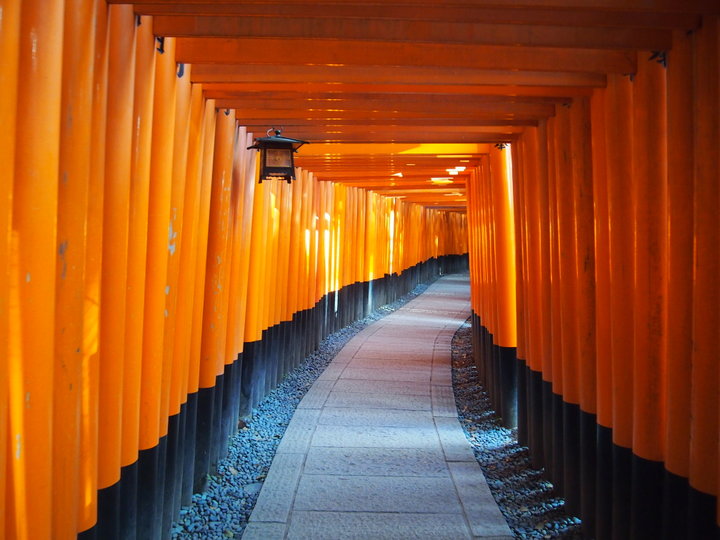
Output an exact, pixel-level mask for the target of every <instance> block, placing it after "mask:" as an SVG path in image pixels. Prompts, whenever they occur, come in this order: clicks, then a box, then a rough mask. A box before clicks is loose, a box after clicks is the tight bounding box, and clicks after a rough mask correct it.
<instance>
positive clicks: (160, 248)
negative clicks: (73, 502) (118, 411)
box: [137, 38, 175, 536]
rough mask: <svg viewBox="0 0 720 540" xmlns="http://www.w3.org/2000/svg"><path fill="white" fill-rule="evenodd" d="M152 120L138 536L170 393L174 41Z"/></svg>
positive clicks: (156, 486)
mask: <svg viewBox="0 0 720 540" xmlns="http://www.w3.org/2000/svg"><path fill="white" fill-rule="evenodd" d="M156 45H157V46H156V51H157V52H156V57H155V89H154V107H153V119H152V155H151V160H150V178H151V179H152V180H151V182H150V195H149V203H148V204H149V206H148V230H147V232H148V239H147V259H146V273H145V275H146V279H145V309H144V314H143V318H144V323H143V326H144V327H143V360H142V372H141V373H142V374H141V377H142V384H141V388H140V410H141V411H142V414H141V416H140V450H141V455H140V461H139V464H138V466H139V468H138V504H139V509H140V512H139V516H138V529H137V530H138V535H139V536H150V535H152V534H158V532H159V530H160V528H161V527H162V520H161V519H155V516H157V515H158V514H160V513H161V512H162V502H163V493H162V485H163V483H164V464H165V455H164V453H165V447H164V444H161V443H162V441H161V439H160V437H162V436H163V435H164V434H165V432H166V425H167V424H166V416H165V415H163V403H165V401H166V400H167V395H168V393H169V380H168V378H167V374H166V373H167V366H165V365H164V360H163V358H164V354H163V351H164V346H165V339H164V332H165V319H166V318H167V317H168V315H169V313H168V311H167V310H166V286H167V267H168V248H169V242H168V224H169V220H170V196H171V189H172V151H173V131H174V126H175V59H174V41H173V40H172V39H170V38H167V39H165V40H164V42H162V43H160V42H158V43H157V44H156Z"/></svg>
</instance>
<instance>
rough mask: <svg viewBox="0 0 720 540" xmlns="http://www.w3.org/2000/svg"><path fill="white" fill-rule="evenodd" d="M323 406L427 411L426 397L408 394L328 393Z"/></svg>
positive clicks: (428, 404)
mask: <svg viewBox="0 0 720 540" xmlns="http://www.w3.org/2000/svg"><path fill="white" fill-rule="evenodd" d="M325 404H326V405H327V406H328V407H336V408H341V407H349V408H364V409H403V410H410V411H429V410H430V409H431V405H430V403H428V399H427V396H414V395H408V394H358V393H357V392H353V393H345V392H330V395H329V396H328V398H327V401H326V402H325Z"/></svg>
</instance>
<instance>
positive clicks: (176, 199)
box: [160, 64, 192, 531]
mask: <svg viewBox="0 0 720 540" xmlns="http://www.w3.org/2000/svg"><path fill="white" fill-rule="evenodd" d="M175 69H176V72H175V86H176V100H175V111H174V116H175V129H174V134H173V151H172V152H173V153H172V194H171V198H170V222H169V227H168V239H167V242H168V248H167V249H168V273H167V284H166V286H165V291H166V294H165V310H166V311H167V313H168V317H166V318H165V330H164V334H163V364H164V365H165V366H169V370H170V374H169V379H170V380H169V383H168V390H167V397H166V398H165V401H164V402H163V404H162V408H161V412H160V415H161V418H162V419H163V421H164V422H167V424H166V427H165V430H166V433H167V459H166V472H165V495H164V501H163V518H162V530H164V531H167V530H169V529H170V526H171V525H172V520H173V519H174V518H175V516H176V513H177V511H179V510H180V498H179V496H180V489H181V488H180V486H181V483H182V472H183V471H182V468H181V467H180V461H181V459H182V450H183V446H182V443H181V437H182V433H181V431H182V424H181V420H184V418H182V417H181V415H180V410H181V409H180V407H181V403H182V402H183V401H184V396H183V395H182V386H183V377H184V374H185V372H186V370H187V364H186V363H185V358H184V357H183V356H182V355H178V354H176V351H175V347H174V344H175V329H176V327H177V321H178V310H177V305H178V302H179V297H180V296H181V295H184V294H186V292H187V291H185V290H182V291H181V290H180V289H179V287H178V282H179V279H180V257H181V255H182V254H181V246H182V238H183V235H184V234H186V233H187V234H192V233H191V232H190V231H189V230H187V229H186V227H185V226H184V218H185V188H186V184H187V163H188V142H189V131H188V130H189V126H190V94H191V85H190V69H191V66H189V65H188V66H186V65H184V64H177V65H176V68H175ZM181 331H184V329H183V330H181ZM166 377H167V375H166ZM165 419H167V420H165Z"/></svg>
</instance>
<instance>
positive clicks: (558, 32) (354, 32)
mask: <svg viewBox="0 0 720 540" xmlns="http://www.w3.org/2000/svg"><path fill="white" fill-rule="evenodd" d="M153 24H154V30H155V33H156V34H157V35H160V36H176V37H228V38H233V37H248V38H250V37H252V38H291V39H298V38H299V39H302V38H307V37H308V36H312V37H313V38H314V39H334V40H337V39H341V40H360V41H364V42H372V41H382V42H397V41H399V42H410V43H463V44H477V45H509V46H517V45H521V46H526V47H567V48H587V49H640V50H664V49H667V48H669V46H670V42H671V34H670V32H669V31H667V30H658V29H654V28H652V29H642V28H612V27H611V28H607V27H604V28H593V27H586V28H577V27H568V26H556V25H554V26H551V25H541V24H533V25H532V26H530V25H520V24H501V23H486V22H465V21H462V22H441V21H438V20H437V19H434V20H433V19H430V20H422V21H417V20H408V19H395V20H387V19H386V20H381V19H370V18H367V17H363V18H356V19H343V18H333V17H322V18H320V17H317V18H301V17H292V18H290V17H285V18H280V17H272V16H271V17H227V16H226V17H191V16H172V17H168V16H158V17H155V18H154V21H153Z"/></svg>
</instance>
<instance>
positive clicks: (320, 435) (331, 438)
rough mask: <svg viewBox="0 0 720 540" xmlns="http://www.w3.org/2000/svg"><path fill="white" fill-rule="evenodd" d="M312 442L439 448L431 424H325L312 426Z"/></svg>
mask: <svg viewBox="0 0 720 540" xmlns="http://www.w3.org/2000/svg"><path fill="white" fill-rule="evenodd" d="M310 444H311V446H333V447H336V448H358V447H361V448H439V444H440V441H439V439H438V435H437V431H436V430H435V428H434V427H432V425H428V426H417V427H373V426H327V425H319V426H317V428H315V434H314V435H313V438H312V442H311V443H310Z"/></svg>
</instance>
